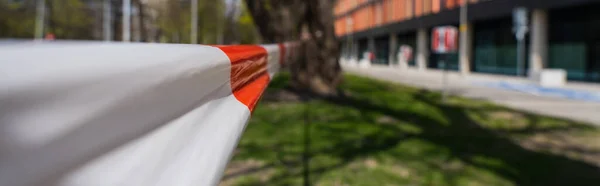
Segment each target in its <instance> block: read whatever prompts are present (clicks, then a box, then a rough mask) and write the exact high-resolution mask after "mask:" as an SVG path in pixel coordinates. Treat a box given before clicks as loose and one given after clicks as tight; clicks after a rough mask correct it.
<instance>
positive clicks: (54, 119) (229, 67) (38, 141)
mask: <svg viewBox="0 0 600 186" xmlns="http://www.w3.org/2000/svg"><path fill="white" fill-rule="evenodd" d="M295 46H296V44H295V43H282V44H274V45H237V46H201V45H175V44H143V43H131V44H120V43H61V42H56V43H42V44H32V45H31V46H29V47H22V46H20V47H4V48H2V49H0V59H2V60H0V185H2V186H4V185H11V186H21V185H73V186H75V185H77V186H79V185H102V186H105V185H128V186H130V185H216V184H218V183H219V181H220V179H221V176H222V174H223V171H224V169H225V167H226V165H227V162H228V161H229V159H230V157H231V156H232V152H233V150H234V149H235V147H236V145H237V142H238V140H239V138H240V136H241V134H242V132H243V130H244V127H245V125H246V123H247V121H248V119H249V116H250V114H251V112H252V110H253V109H254V107H255V106H256V103H257V102H258V100H259V98H260V96H261V95H262V93H263V91H264V90H265V88H266V87H267V85H268V83H269V81H270V79H271V78H272V77H273V75H274V74H275V73H277V71H278V70H279V68H280V66H281V65H282V64H284V62H285V61H286V60H288V59H289V58H290V57H291V51H293V48H294V47H295Z"/></svg>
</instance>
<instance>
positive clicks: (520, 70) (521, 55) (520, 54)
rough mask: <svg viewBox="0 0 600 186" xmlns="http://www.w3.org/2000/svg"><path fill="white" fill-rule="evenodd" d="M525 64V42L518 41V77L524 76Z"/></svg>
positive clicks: (522, 40)
mask: <svg viewBox="0 0 600 186" xmlns="http://www.w3.org/2000/svg"><path fill="white" fill-rule="evenodd" d="M524 63H525V40H524V39H519V40H517V76H522V75H523V71H524V70H523V69H524V68H525V67H524V66H523V64H524Z"/></svg>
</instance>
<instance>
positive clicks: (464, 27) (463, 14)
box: [458, 0, 469, 74]
mask: <svg viewBox="0 0 600 186" xmlns="http://www.w3.org/2000/svg"><path fill="white" fill-rule="evenodd" d="M467 1H468V0H462V5H461V6H460V26H459V31H460V43H459V44H460V45H459V47H460V52H459V55H460V56H459V65H458V68H459V71H460V72H461V74H462V73H466V71H465V70H466V68H465V66H463V63H468V62H467V60H468V57H469V56H467V55H468V53H469V52H468V51H467V50H469V47H468V45H469V44H468V42H469V39H468V37H469V36H468V23H467V5H468V3H467ZM463 68H465V69H463Z"/></svg>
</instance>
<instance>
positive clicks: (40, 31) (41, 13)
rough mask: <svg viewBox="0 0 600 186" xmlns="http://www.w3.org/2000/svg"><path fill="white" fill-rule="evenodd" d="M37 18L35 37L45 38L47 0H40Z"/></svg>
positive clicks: (38, 38)
mask: <svg viewBox="0 0 600 186" xmlns="http://www.w3.org/2000/svg"><path fill="white" fill-rule="evenodd" d="M36 9H37V10H36V12H37V13H36V18H35V36H34V37H35V39H36V40H42V39H44V20H45V17H46V0H38V1H37V7H36Z"/></svg>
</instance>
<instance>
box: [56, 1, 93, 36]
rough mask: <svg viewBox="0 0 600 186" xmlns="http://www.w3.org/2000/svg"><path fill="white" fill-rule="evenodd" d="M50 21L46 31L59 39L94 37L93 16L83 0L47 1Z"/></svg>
mask: <svg viewBox="0 0 600 186" xmlns="http://www.w3.org/2000/svg"><path fill="white" fill-rule="evenodd" d="M47 3H48V4H47V5H48V9H49V10H50V12H49V23H48V28H47V30H46V33H53V34H54V35H55V36H56V38H59V39H92V23H93V16H91V10H90V9H89V8H88V7H87V6H86V5H85V4H84V3H83V2H82V1H81V0H51V1H47Z"/></svg>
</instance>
